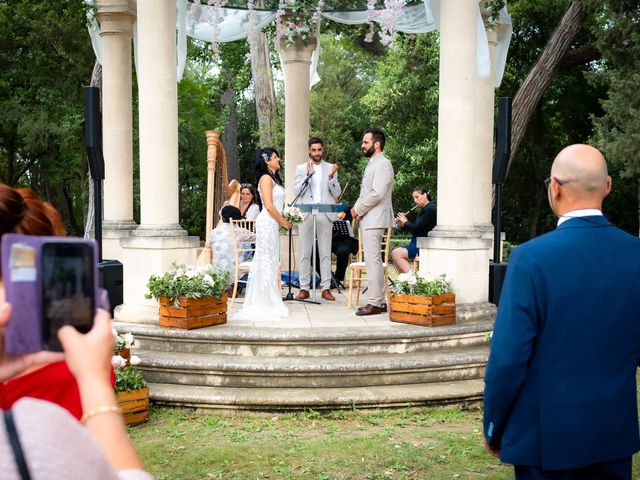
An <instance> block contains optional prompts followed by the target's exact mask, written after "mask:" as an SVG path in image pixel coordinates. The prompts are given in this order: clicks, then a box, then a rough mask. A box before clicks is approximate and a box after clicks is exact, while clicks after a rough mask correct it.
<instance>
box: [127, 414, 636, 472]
mask: <svg viewBox="0 0 640 480" xmlns="http://www.w3.org/2000/svg"><path fill="white" fill-rule="evenodd" d="M129 432H130V434H131V437H132V438H133V441H134V443H135V445H136V448H137V449H138V452H139V453H140V455H141V456H142V460H143V462H144V464H145V467H146V468H147V469H148V470H149V471H150V472H151V473H152V474H153V475H155V477H156V478H157V480H173V479H176V480H177V479H181V480H183V479H184V480H197V479H211V478H213V479H315V480H334V479H335V480H339V479H360V480H383V479H389V480H396V479H398V480H399V479H429V480H439V479H442V480H444V479H446V480H450V479H481V478H487V479H496V480H500V479H511V478H513V474H512V471H513V470H512V468H511V467H510V466H508V465H502V464H500V462H498V461H497V460H496V459H494V458H493V457H491V456H490V455H489V454H488V453H486V452H485V450H484V446H483V441H482V433H481V432H482V412H481V411H480V410H462V409H460V408H456V407H436V408H406V409H399V410H379V411H370V410H349V411H333V412H328V413H319V412H316V411H313V410H310V411H306V412H303V413H286V414H283V413H277V414H275V413H271V414H268V413H245V412H240V413H236V414H230V413H220V412H212V411H207V410H199V411H194V410H188V409H177V408H152V410H151V416H150V419H149V422H148V423H146V424H144V425H139V426H136V427H131V428H130V429H129ZM633 460H634V462H633V463H634V476H633V478H638V479H640V456H639V455H636V456H635V457H634V459H633Z"/></svg>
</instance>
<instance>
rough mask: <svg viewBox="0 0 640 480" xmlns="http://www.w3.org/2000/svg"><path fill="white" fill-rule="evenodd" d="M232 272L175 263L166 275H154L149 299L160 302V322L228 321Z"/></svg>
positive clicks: (187, 324) (176, 324) (177, 325)
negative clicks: (228, 298) (228, 299)
mask: <svg viewBox="0 0 640 480" xmlns="http://www.w3.org/2000/svg"><path fill="white" fill-rule="evenodd" d="M230 285H231V273H230V272H228V271H227V270H225V269H223V268H220V267H214V266H212V265H198V266H195V267H194V266H187V265H184V264H179V263H175V262H174V263H173V265H172V268H171V269H170V270H169V271H167V272H165V273H164V274H163V275H161V276H160V275H151V277H150V278H149V282H148V283H147V288H148V289H149V293H147V294H146V295H145V297H146V298H155V299H156V300H158V301H159V302H160V325H161V326H163V327H173V328H185V329H192V328H200V327H208V326H211V325H220V324H223V323H227V294H226V292H227V289H228V288H229V286H230Z"/></svg>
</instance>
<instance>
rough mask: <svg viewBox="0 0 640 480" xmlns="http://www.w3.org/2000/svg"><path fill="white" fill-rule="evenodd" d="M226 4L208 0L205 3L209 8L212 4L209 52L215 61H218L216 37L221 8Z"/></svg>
mask: <svg viewBox="0 0 640 480" xmlns="http://www.w3.org/2000/svg"><path fill="white" fill-rule="evenodd" d="M227 2H228V0H209V2H208V3H207V4H208V5H209V6H211V4H213V19H212V23H213V35H212V38H211V50H212V52H213V58H214V59H215V60H219V59H220V47H219V45H218V37H219V36H220V13H221V12H222V7H224V6H225V5H226V4H227Z"/></svg>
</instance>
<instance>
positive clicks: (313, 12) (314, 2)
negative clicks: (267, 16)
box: [276, 0, 324, 47]
mask: <svg viewBox="0 0 640 480" xmlns="http://www.w3.org/2000/svg"><path fill="white" fill-rule="evenodd" d="M323 6H324V0H280V4H279V5H278V11H277V14H276V17H277V21H278V37H279V38H280V39H281V40H282V41H284V43H285V45H287V46H292V45H294V44H295V43H296V41H297V40H300V41H301V42H302V44H303V45H304V46H305V47H306V46H307V45H308V44H309V38H311V37H312V36H313V34H314V32H315V31H316V28H317V26H318V24H319V22H320V13H321V12H322V8H323ZM282 17H285V18H286V21H283V19H282Z"/></svg>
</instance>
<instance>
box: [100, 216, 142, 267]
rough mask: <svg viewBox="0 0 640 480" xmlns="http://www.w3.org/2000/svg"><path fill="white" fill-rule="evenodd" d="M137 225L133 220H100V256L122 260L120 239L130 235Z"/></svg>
mask: <svg viewBox="0 0 640 480" xmlns="http://www.w3.org/2000/svg"><path fill="white" fill-rule="evenodd" d="M137 227H138V224H137V223H136V222H134V221H133V220H129V221H124V220H123V221H121V222H102V257H103V258H107V259H110V260H118V261H120V262H124V260H123V258H124V254H123V252H122V245H121V244H120V239H121V238H127V237H129V236H131V233H132V232H133V231H134V230H135V229H136V228H137Z"/></svg>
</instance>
